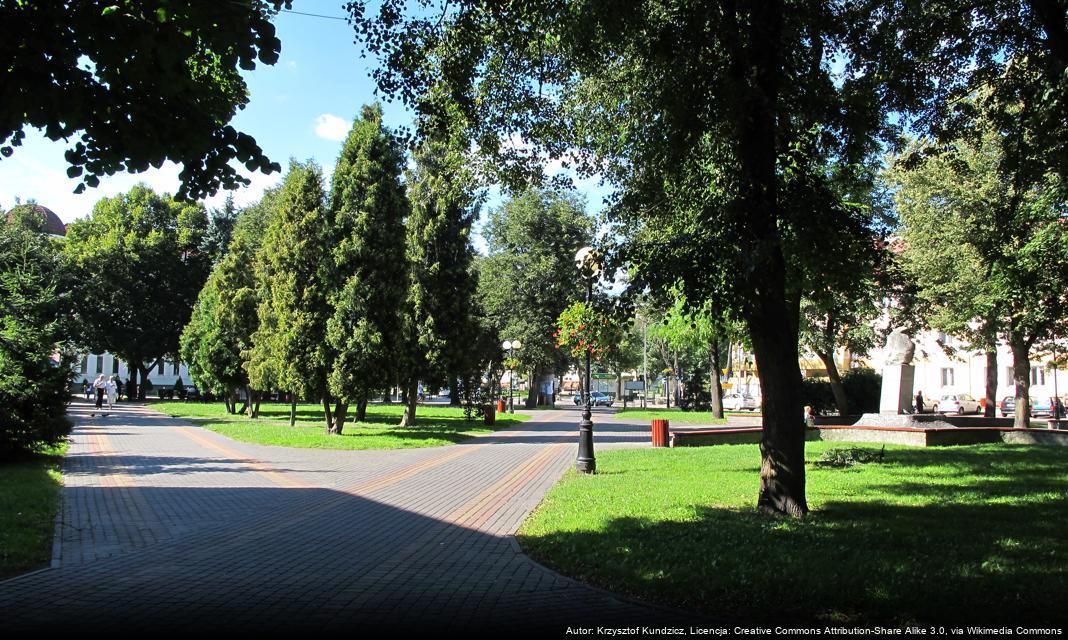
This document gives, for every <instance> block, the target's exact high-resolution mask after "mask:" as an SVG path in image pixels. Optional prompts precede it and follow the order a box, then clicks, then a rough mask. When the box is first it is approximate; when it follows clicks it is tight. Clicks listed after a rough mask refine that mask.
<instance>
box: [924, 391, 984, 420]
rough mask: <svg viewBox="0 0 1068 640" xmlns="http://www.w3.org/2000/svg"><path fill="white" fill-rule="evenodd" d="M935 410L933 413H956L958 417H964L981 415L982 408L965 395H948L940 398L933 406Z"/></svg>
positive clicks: (977, 402)
mask: <svg viewBox="0 0 1068 640" xmlns="http://www.w3.org/2000/svg"><path fill="white" fill-rule="evenodd" d="M935 406H936V407H937V408H936V409H935V411H937V412H939V413H956V414H958V415H964V414H966V413H982V411H983V407H982V405H980V404H979V401H978V400H976V399H975V398H973V397H971V396H970V395H968V394H967V393H949V394H946V395H944V396H942V399H941V400H939V401H938V404H937V405H935Z"/></svg>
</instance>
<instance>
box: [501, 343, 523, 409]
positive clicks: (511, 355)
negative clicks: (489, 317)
mask: <svg viewBox="0 0 1068 640" xmlns="http://www.w3.org/2000/svg"><path fill="white" fill-rule="evenodd" d="M501 346H502V347H504V348H505V349H507V350H508V362H509V363H511V362H512V361H513V360H515V350H516V349H521V348H522V347H523V344H522V343H521V342H519V341H518V340H505V341H504V342H503V343H502V344H501ZM513 379H515V369H513V368H511V367H508V413H515V407H514V406H513V402H512V380H513Z"/></svg>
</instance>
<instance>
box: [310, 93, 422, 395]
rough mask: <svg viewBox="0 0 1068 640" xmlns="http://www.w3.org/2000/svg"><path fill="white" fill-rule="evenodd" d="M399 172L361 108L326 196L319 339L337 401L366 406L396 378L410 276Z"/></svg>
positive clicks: (397, 151)
mask: <svg viewBox="0 0 1068 640" xmlns="http://www.w3.org/2000/svg"><path fill="white" fill-rule="evenodd" d="M403 166H404V156H403V152H402V150H401V148H400V145H399V142H398V140H397V139H396V138H395V137H394V136H393V135H392V134H391V133H390V132H389V131H387V130H386V128H385V127H384V126H383V124H382V109H381V107H380V106H378V105H374V106H368V107H364V108H363V112H362V114H361V117H360V118H359V119H358V120H357V121H356V122H355V123H354V124H353V126H352V131H351V132H350V133H349V136H348V138H347V139H346V140H345V144H344V146H343V147H342V149H341V155H340V156H339V157H338V162H337V167H336V168H335V170H334V176H333V184H332V186H331V191H330V219H331V220H333V225H334V228H333V229H332V230H331V233H332V236H331V237H332V238H334V242H333V248H332V250H331V253H330V254H329V256H328V257H329V259H330V261H331V263H330V279H331V280H330V281H331V285H332V289H333V290H332V291H331V298H332V299H333V300H334V308H333V309H332V313H331V314H330V315H329V323H328V325H327V329H326V335H325V341H326V343H327V344H328V345H329V349H330V350H331V352H332V355H331V357H330V358H329V359H328V360H325V361H324V364H325V366H326V367H327V372H328V374H329V390H330V391H331V392H332V393H333V394H334V395H336V396H338V397H339V398H342V399H346V400H351V401H359V400H366V399H367V398H368V397H369V396H370V395H371V393H372V392H374V391H375V390H379V389H383V388H386V387H388V386H390V384H391V382H392V380H391V376H392V375H393V374H396V373H397V359H398V357H399V356H400V348H399V343H400V331H401V305H402V304H403V301H404V296H405V286H406V284H407V275H408V274H407V268H406V267H407V261H406V258H405V234H404V226H403V224H404V219H405V217H406V216H407V215H408V211H409V209H408V200H407V198H406V197H405V191H404V185H403V184H402V183H401V171H402V170H403ZM324 395H325V394H324Z"/></svg>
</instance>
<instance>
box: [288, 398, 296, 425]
mask: <svg viewBox="0 0 1068 640" xmlns="http://www.w3.org/2000/svg"><path fill="white" fill-rule="evenodd" d="M296 424H297V396H296V395H293V396H290V399H289V426H291V427H292V426H296Z"/></svg>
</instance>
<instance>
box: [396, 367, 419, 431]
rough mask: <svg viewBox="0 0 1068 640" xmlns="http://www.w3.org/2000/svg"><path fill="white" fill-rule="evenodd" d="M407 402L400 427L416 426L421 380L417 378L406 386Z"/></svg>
mask: <svg viewBox="0 0 1068 640" xmlns="http://www.w3.org/2000/svg"><path fill="white" fill-rule="evenodd" d="M406 390H407V402H405V403H404V415H402V416H401V421H400V426H402V427H414V426H415V411H416V409H417V408H418V407H419V380H417V379H416V378H415V377H413V378H411V379H410V380H408V384H407V385H406Z"/></svg>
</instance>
